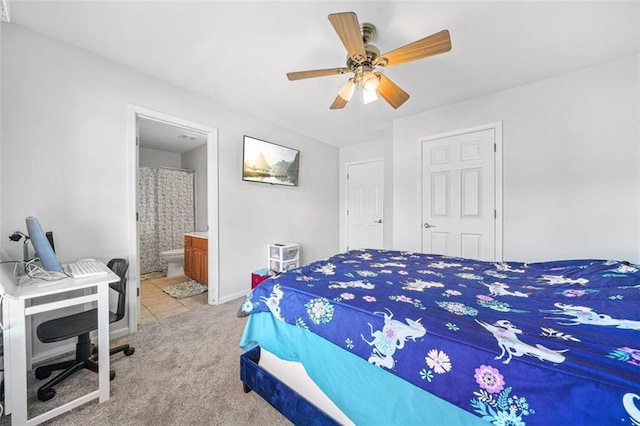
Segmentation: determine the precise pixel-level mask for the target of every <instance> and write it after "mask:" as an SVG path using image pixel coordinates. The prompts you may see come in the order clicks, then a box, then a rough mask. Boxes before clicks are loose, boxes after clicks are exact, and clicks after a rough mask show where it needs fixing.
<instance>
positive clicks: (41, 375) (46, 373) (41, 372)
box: [36, 368, 51, 380]
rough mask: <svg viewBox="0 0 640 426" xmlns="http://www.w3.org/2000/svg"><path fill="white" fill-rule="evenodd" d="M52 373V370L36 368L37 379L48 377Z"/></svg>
mask: <svg viewBox="0 0 640 426" xmlns="http://www.w3.org/2000/svg"><path fill="white" fill-rule="evenodd" d="M50 375H51V371H49V370H44V369H42V370H41V369H39V368H36V379H38V380H42V379H46V378H47V377H49V376H50Z"/></svg>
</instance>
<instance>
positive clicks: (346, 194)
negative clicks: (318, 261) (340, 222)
mask: <svg viewBox="0 0 640 426" xmlns="http://www.w3.org/2000/svg"><path fill="white" fill-rule="evenodd" d="M369 163H381V164H382V190H383V191H384V158H382V157H377V158H371V159H368V160H362V161H352V162H350V163H345V165H344V176H345V180H344V212H343V218H344V246H343V250H342V251H346V249H347V247H348V246H349V215H348V214H347V212H348V211H349V179H348V175H349V167H351V166H358V165H361V164H369ZM384 200H385V198H384V193H383V197H382V246H383V247H384V229H385V226H386V220H385V218H384Z"/></svg>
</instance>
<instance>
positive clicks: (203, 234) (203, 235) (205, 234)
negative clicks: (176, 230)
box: [184, 231, 209, 238]
mask: <svg viewBox="0 0 640 426" xmlns="http://www.w3.org/2000/svg"><path fill="white" fill-rule="evenodd" d="M184 235H187V236H189V237H196V238H209V233H208V232H206V231H203V232H187V233H186V234H184Z"/></svg>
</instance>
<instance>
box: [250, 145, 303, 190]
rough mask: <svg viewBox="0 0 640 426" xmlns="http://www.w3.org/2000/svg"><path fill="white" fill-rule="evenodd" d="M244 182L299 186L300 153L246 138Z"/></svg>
mask: <svg viewBox="0 0 640 426" xmlns="http://www.w3.org/2000/svg"><path fill="white" fill-rule="evenodd" d="M242 161H243V164H242V180H246V181H251V182H262V183H270V184H272V185H288V186H298V170H299V168H300V151H298V150H297V149H292V148H287V147H285V146H282V145H277V144H274V143H271V142H265V141H262V140H260V139H256V138H252V137H251V136H245V137H244V151H243V156H242Z"/></svg>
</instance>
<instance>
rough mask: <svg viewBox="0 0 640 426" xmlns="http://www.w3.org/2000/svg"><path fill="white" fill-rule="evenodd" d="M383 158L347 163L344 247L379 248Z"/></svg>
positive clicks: (349, 248)
mask: <svg viewBox="0 0 640 426" xmlns="http://www.w3.org/2000/svg"><path fill="white" fill-rule="evenodd" d="M383 173H384V165H383V162H382V161H372V162H368V163H359V164H350V165H348V166H347V203H346V204H347V250H353V249H358V248H374V249H376V248H382V206H383V198H382V195H383V194H382V186H383V176H384V175H383Z"/></svg>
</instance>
